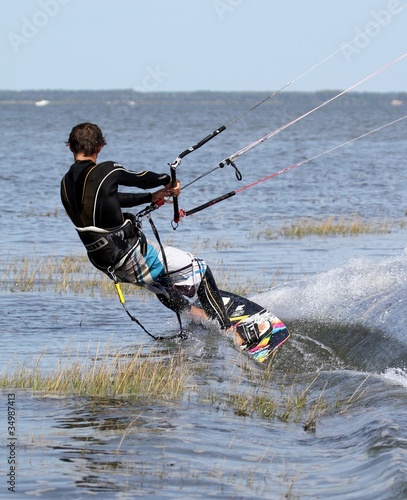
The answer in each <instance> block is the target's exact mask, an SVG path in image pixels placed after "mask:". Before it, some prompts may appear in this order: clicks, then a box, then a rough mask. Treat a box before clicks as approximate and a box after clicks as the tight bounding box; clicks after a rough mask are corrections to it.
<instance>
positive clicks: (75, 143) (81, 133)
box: [66, 123, 106, 156]
mask: <svg viewBox="0 0 407 500" xmlns="http://www.w3.org/2000/svg"><path fill="white" fill-rule="evenodd" d="M66 145H67V146H69V148H70V150H71V151H72V153H74V154H78V153H82V154H84V155H85V156H92V155H94V154H95V153H98V152H99V149H100V147H102V146H105V145H106V141H105V138H104V137H103V134H102V131H101V130H100V128H99V127H98V126H97V125H95V124H94V123H80V124H79V125H76V126H75V127H74V128H73V129H72V130H71V133H70V134H69V139H68V141H67V143H66Z"/></svg>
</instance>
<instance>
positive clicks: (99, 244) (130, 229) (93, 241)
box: [76, 219, 147, 271]
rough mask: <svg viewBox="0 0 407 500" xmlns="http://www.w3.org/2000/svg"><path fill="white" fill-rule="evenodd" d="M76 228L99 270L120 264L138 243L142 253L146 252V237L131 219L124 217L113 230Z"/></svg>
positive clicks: (93, 227) (92, 227)
mask: <svg viewBox="0 0 407 500" xmlns="http://www.w3.org/2000/svg"><path fill="white" fill-rule="evenodd" d="M76 230H77V232H78V235H79V238H80V239H81V241H82V243H83V244H84V245H85V248H86V251H87V252H88V257H89V260H90V261H91V262H92V264H93V265H94V266H95V267H97V268H98V269H100V270H101V271H107V270H108V269H109V268H113V269H117V268H119V267H120V266H122V265H123V264H124V262H125V260H126V259H127V257H128V256H129V254H130V253H131V252H132V251H133V250H134V249H135V248H136V247H137V246H138V245H141V248H140V250H141V253H142V254H143V255H145V254H146V252H147V240H146V237H145V235H144V233H143V232H142V231H141V230H140V229H139V228H138V227H137V226H136V225H135V224H134V223H133V221H132V220H131V219H126V220H125V221H124V223H123V224H122V225H121V226H120V227H119V228H118V229H116V230H114V231H108V230H106V229H101V228H99V227H96V226H88V227H77V228H76Z"/></svg>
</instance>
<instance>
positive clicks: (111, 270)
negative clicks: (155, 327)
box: [107, 267, 187, 341]
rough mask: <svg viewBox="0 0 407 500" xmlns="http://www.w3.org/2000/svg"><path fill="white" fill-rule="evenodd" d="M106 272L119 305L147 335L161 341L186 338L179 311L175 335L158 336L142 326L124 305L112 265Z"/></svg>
mask: <svg viewBox="0 0 407 500" xmlns="http://www.w3.org/2000/svg"><path fill="white" fill-rule="evenodd" d="M107 272H108V273H109V275H110V277H111V279H112V280H113V282H114V285H115V287H116V292H117V295H118V297H119V300H120V303H121V305H122V306H123V309H124V310H125V311H126V314H127V315H128V316H129V318H130V319H131V320H132V321H134V322H135V323H136V324H137V325H138V326H139V327H140V328H141V329H142V330H143V331H144V332H145V333H146V334H147V335H148V336H149V337H151V338H152V339H154V340H157V341H161V340H174V339H180V340H185V339H186V338H187V334H186V333H185V332H184V331H183V330H182V325H181V318H180V315H179V313H177V318H178V321H179V324H180V328H181V330H180V331H179V332H178V333H177V334H175V335H170V336H168V337H163V336H160V335H158V336H157V335H153V334H152V333H151V332H149V331H148V330H147V328H145V327H144V325H143V324H142V323H141V322H140V321H139V320H138V319H137V318H136V317H134V316H133V315H132V314H131V313H130V311H129V310H128V308H127V306H126V301H125V299H124V295H123V291H122V288H121V286H120V282H119V280H118V279H117V276H116V273H115V272H114V269H113V268H112V267H109V268H108V269H107Z"/></svg>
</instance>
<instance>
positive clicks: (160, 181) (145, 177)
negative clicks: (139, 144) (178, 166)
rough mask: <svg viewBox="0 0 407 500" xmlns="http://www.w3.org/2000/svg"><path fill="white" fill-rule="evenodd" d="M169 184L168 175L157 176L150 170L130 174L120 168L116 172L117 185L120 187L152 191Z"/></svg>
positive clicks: (130, 172)
mask: <svg viewBox="0 0 407 500" xmlns="http://www.w3.org/2000/svg"><path fill="white" fill-rule="evenodd" d="M170 182H171V177H170V176H169V175H168V174H157V173H155V172H151V171H150V170H144V171H143V172H132V171H130V170H126V169H125V168H122V169H120V170H119V171H118V178H117V183H118V184H121V185H122V186H130V187H138V188H141V189H152V188H156V187H160V186H165V185H167V184H169V183H170Z"/></svg>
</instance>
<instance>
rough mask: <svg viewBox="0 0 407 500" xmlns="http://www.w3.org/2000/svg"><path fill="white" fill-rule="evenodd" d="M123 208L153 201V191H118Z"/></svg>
mask: <svg viewBox="0 0 407 500" xmlns="http://www.w3.org/2000/svg"><path fill="white" fill-rule="evenodd" d="M117 195H118V197H119V204H120V207H121V208H130V207H135V206H137V205H142V204H143V203H151V193H117Z"/></svg>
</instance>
